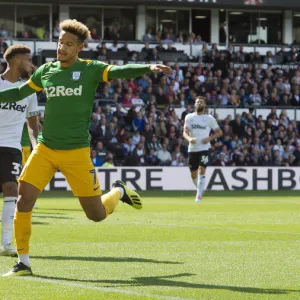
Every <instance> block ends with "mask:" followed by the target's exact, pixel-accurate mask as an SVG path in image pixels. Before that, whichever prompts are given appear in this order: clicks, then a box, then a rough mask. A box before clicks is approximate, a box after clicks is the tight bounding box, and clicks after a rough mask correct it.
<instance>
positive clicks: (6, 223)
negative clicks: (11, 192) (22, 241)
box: [2, 197, 17, 245]
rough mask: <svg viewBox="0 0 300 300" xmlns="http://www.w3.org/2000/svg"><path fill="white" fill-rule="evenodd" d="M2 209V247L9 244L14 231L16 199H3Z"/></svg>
mask: <svg viewBox="0 0 300 300" xmlns="http://www.w3.org/2000/svg"><path fill="white" fill-rule="evenodd" d="M3 200H4V201H3V208H2V245H6V244H10V243H11V239H12V236H13V230H14V215H15V209H16V203H17V198H16V197H4V199H3Z"/></svg>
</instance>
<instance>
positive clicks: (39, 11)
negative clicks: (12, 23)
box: [16, 5, 50, 39]
mask: <svg viewBox="0 0 300 300" xmlns="http://www.w3.org/2000/svg"><path fill="white" fill-rule="evenodd" d="M16 15H17V22H16V33H17V37H18V38H25V39H27V38H30V39H31V38H33V39H49V34H50V31H49V24H50V6H38V5H34V6H33V5H17V11H16Z"/></svg>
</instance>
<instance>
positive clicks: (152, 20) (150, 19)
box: [146, 9, 157, 34]
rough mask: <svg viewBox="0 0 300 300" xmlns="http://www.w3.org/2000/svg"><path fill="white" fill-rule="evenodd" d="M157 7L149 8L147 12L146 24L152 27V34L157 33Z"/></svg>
mask: <svg viewBox="0 0 300 300" xmlns="http://www.w3.org/2000/svg"><path fill="white" fill-rule="evenodd" d="M156 12H157V10H156V9H147V13H146V26H147V28H151V29H152V34H155V33H156V31H157V28H156Z"/></svg>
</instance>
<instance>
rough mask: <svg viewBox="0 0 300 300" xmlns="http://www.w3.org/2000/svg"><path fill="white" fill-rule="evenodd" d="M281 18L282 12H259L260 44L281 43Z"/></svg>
mask: <svg viewBox="0 0 300 300" xmlns="http://www.w3.org/2000/svg"><path fill="white" fill-rule="evenodd" d="M282 18H283V15H282V13H276V12H272V13H259V28H260V30H259V32H260V33H259V36H260V41H261V44H281V42H282Z"/></svg>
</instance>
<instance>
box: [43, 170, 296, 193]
mask: <svg viewBox="0 0 300 300" xmlns="http://www.w3.org/2000/svg"><path fill="white" fill-rule="evenodd" d="M96 170H97V172H98V178H99V181H100V185H101V188H102V190H109V189H110V188H111V184H112V182H113V181H114V180H117V179H121V180H122V181H126V183H127V184H128V186H130V187H131V188H134V189H136V190H143V191H146V190H147V191H148V190H162V191H189V190H190V191H193V190H195V186H194V184H193V183H192V180H191V178H190V171H189V168H188V167H120V168H96ZM206 189H207V190H212V191H224V190H300V167H294V168H283V167H223V168H217V167H209V168H207V173H206ZM52 190H68V191H70V186H69V185H68V183H67V181H66V179H65V177H64V175H63V174H62V173H60V172H57V173H56V174H55V176H54V177H53V179H52V180H51V182H50V184H48V186H47V187H46V189H45V191H52Z"/></svg>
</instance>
